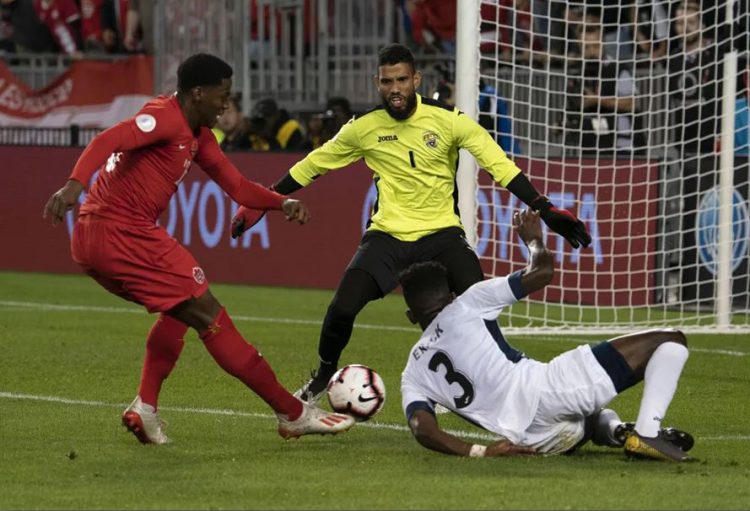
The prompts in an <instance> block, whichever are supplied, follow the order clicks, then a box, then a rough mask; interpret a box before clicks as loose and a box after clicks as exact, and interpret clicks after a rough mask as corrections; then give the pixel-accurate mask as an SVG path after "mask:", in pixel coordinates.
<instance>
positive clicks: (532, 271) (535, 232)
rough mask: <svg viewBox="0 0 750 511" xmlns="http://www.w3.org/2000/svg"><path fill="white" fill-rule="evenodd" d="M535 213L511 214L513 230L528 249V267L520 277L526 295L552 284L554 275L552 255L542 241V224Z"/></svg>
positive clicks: (520, 212)
mask: <svg viewBox="0 0 750 511" xmlns="http://www.w3.org/2000/svg"><path fill="white" fill-rule="evenodd" d="M539 217H540V214H539V213H538V212H537V211H527V210H523V211H516V212H515V213H513V229H514V230H515V231H516V232H517V233H518V235H519V236H520V238H521V240H523V242H524V243H525V244H526V246H527V247H528V248H529V265H528V266H527V267H526V269H525V270H524V273H523V275H522V276H521V285H522V286H523V289H524V290H525V291H526V293H527V294H529V293H533V292H534V291H538V290H539V289H542V288H544V287H545V286H546V285H547V284H549V283H550V282H552V277H554V275H555V266H554V264H553V259H552V254H551V253H550V252H549V250H547V247H546V246H545V244H544V240H543V239H542V224H541V222H540V221H539Z"/></svg>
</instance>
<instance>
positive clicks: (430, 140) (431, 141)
mask: <svg viewBox="0 0 750 511" xmlns="http://www.w3.org/2000/svg"><path fill="white" fill-rule="evenodd" d="M422 140H424V143H425V145H426V146H427V147H429V148H431V149H437V145H438V136H437V133H435V132H434V131H425V132H424V133H423V134H422Z"/></svg>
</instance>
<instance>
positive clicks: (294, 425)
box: [277, 402, 355, 440]
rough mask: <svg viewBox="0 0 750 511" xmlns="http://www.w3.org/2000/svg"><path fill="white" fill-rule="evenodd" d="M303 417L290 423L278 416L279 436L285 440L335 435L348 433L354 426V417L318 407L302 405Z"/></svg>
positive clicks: (284, 417)
mask: <svg viewBox="0 0 750 511" xmlns="http://www.w3.org/2000/svg"><path fill="white" fill-rule="evenodd" d="M302 407H303V408H302V415H300V416H299V418H298V419H297V420H295V421H290V420H288V419H287V418H286V416H284V415H278V414H277V417H278V418H279V429H278V432H279V435H281V437H282V438H284V439H285V440H288V439H290V438H298V437H301V436H302V435H313V434H318V435H335V434H336V433H341V432H342V431H346V430H348V429H349V428H351V427H352V426H353V425H354V422H355V421H354V417H351V416H349V415H343V414H340V413H332V412H327V411H325V410H323V409H321V408H318V407H317V406H312V405H308V404H307V403H304V402H303V403H302Z"/></svg>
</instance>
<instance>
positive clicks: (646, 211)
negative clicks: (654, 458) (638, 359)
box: [455, 0, 750, 334]
mask: <svg viewBox="0 0 750 511" xmlns="http://www.w3.org/2000/svg"><path fill="white" fill-rule="evenodd" d="M747 3H748V2H744V1H742V2H734V1H733V0H717V2H715V6H713V7H706V4H705V3H704V4H703V5H704V7H701V5H702V4H701V3H699V2H698V1H697V0H682V1H680V2H672V1H669V0H623V1H622V2H619V3H612V4H613V5H611V6H599V7H594V6H592V5H591V3H590V2H589V3H585V2H582V1H580V0H579V1H572V2H562V1H560V2H556V1H544V2H542V1H537V0H528V1H512V0H459V1H458V2H457V4H458V10H457V33H456V47H457V50H456V63H455V69H456V104H457V106H458V107H459V108H460V109H461V110H463V111H464V112H465V113H466V114H467V115H471V116H472V117H474V118H475V119H479V120H480V122H481V123H482V124H483V125H484V126H487V127H488V130H489V131H490V132H491V134H492V135H493V136H495V138H496V140H498V143H500V144H501V145H502V146H503V148H504V149H505V150H506V152H507V153H508V154H509V156H510V157H511V158H512V159H513V160H514V161H516V163H517V164H518V166H519V167H520V168H521V169H522V171H523V172H525V173H526V174H527V175H528V176H529V178H530V179H531V180H532V182H533V183H534V184H535V186H536V187H537V189H538V190H539V191H540V192H542V193H544V194H546V195H548V196H549V197H550V199H551V200H552V201H553V202H554V203H555V204H556V205H557V206H559V207H564V208H567V209H570V210H572V211H573V212H575V213H576V214H577V215H578V216H579V218H581V219H582V220H583V221H584V222H585V223H586V225H587V226H588V228H589V231H590V233H591V235H592V237H593V243H592V245H591V247H589V248H588V249H584V250H580V251H579V250H574V249H572V248H571V247H570V246H569V245H568V244H567V243H566V242H565V241H564V240H563V239H562V238H560V237H559V236H557V235H556V234H554V233H546V236H547V245H548V246H549V247H550V248H551V249H552V250H553V251H554V253H555V264H556V269H557V271H556V276H555V279H554V281H553V283H552V284H551V285H550V286H548V287H547V288H546V289H545V290H544V291H543V292H540V293H537V294H534V295H532V296H531V297H530V298H531V299H530V300H527V301H523V302H521V303H519V304H516V305H515V306H513V307H512V308H511V309H510V311H509V313H508V314H504V315H503V316H501V321H502V322H503V323H504V325H505V327H506V328H508V329H511V330H516V331H519V332H524V331H528V332H534V333H561V332H563V333H569V332H570V331H571V330H574V331H576V332H581V333H591V334H597V333H611V332H625V331H632V330H634V329H641V328H650V327H667V326H671V327H676V328H680V329H683V330H685V331H688V332H712V333H716V332H726V333H748V332H750V214H749V213H748V198H749V195H750V178H749V177H748V169H749V167H750V164H749V163H748V158H749V157H748V153H749V152H750V151H748V147H747V133H748V130H749V129H750V128H748V127H747V126H744V128H743V125H742V124H741V120H742V119H744V122H745V123H747V122H748V121H747V118H748V114H747V108H748V99H750V93H749V92H748V87H750V84H749V83H748V81H749V80H748V78H750V63H748V52H747V48H748V39H749V38H750V35H748V34H750V22H749V21H748V19H749V15H748V12H747ZM480 91H481V92H480ZM743 109H744V110H743ZM736 123H737V126H735V124H736ZM743 129H744V132H743V131H742V130H743ZM743 133H744V135H743ZM743 137H744V138H743ZM743 144H744V145H743ZM458 186H459V191H460V194H459V201H460V202H459V209H460V212H461V216H462V220H463V222H464V224H465V227H466V228H467V234H468V236H469V238H470V240H471V241H472V243H473V244H474V246H475V247H476V249H477V252H478V254H479V255H480V259H481V260H482V263H483V266H484V268H485V271H486V273H488V274H491V275H503V274H506V273H508V272H510V271H515V270H518V269H521V268H523V267H524V265H525V261H526V254H525V252H524V248H523V246H522V244H521V243H520V241H519V240H518V239H517V238H515V237H514V236H513V233H512V230H511V229H510V218H511V214H512V211H513V210H515V209H518V208H520V207H522V206H523V204H521V203H520V202H519V201H518V200H517V199H516V198H515V197H513V196H512V195H511V194H510V193H508V192H507V191H506V190H504V189H502V187H500V186H498V185H497V184H495V183H493V182H492V181H491V180H490V179H489V177H488V175H487V173H485V172H483V171H481V170H480V169H478V168H477V166H476V163H475V162H474V160H473V158H471V157H470V155H469V154H468V153H466V152H465V151H462V154H461V158H460V166H459V176H458Z"/></svg>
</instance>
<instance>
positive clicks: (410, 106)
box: [381, 93, 417, 121]
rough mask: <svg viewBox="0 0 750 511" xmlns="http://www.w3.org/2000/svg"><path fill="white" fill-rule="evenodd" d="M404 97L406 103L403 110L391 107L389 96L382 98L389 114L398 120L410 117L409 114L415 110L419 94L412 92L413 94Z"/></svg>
mask: <svg viewBox="0 0 750 511" xmlns="http://www.w3.org/2000/svg"><path fill="white" fill-rule="evenodd" d="M404 99H405V100H406V101H405V102H406V105H405V107H404V108H403V109H402V110H394V109H393V108H392V107H391V104H390V102H389V101H388V98H382V99H381V101H382V102H383V107H384V108H385V111H386V112H388V115H390V116H391V117H393V118H394V119H396V120H397V121H403V120H405V119H408V118H409V116H410V115H411V114H412V113H413V112H414V108H415V107H416V106H417V95H416V93H412V94H411V95H409V96H406V97H405V98H404Z"/></svg>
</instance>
